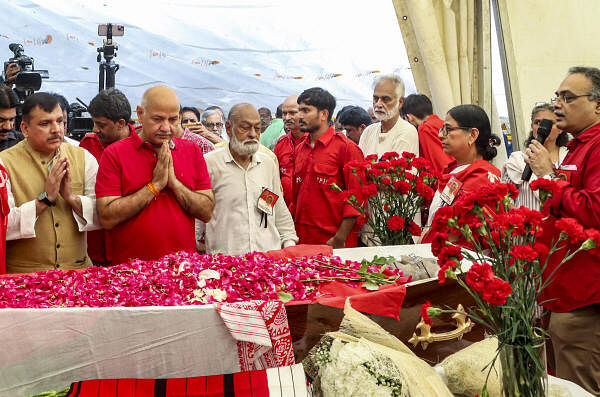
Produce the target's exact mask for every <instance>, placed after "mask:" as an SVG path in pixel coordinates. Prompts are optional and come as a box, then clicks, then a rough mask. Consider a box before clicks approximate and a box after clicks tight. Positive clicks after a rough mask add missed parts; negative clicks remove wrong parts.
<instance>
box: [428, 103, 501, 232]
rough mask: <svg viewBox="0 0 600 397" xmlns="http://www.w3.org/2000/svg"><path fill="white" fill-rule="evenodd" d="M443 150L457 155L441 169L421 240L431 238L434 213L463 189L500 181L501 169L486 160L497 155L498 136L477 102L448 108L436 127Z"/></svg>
mask: <svg viewBox="0 0 600 397" xmlns="http://www.w3.org/2000/svg"><path fill="white" fill-rule="evenodd" d="M439 136H440V139H441V140H442V147H443V148H444V152H445V153H447V154H449V155H451V156H452V157H454V158H455V159H456V161H453V162H452V163H450V164H449V165H448V166H447V167H446V169H444V172H443V175H442V177H441V178H440V180H439V183H438V190H437V192H436V193H435V196H434V197H433V200H432V201H431V206H430V207H429V218H428V220H427V227H426V228H425V234H424V236H423V239H422V242H423V243H429V242H431V238H432V237H433V236H431V235H430V234H429V233H428V231H429V228H430V227H431V224H432V220H433V218H434V216H435V213H436V211H437V210H438V209H440V208H441V207H444V206H447V205H453V204H454V203H455V202H456V199H457V198H458V197H459V196H461V195H462V194H464V193H465V192H470V191H473V190H475V189H477V188H479V187H481V186H483V185H487V184H489V183H494V182H500V170H498V168H496V167H494V166H493V165H492V164H491V163H490V162H489V160H491V159H493V158H494V157H496V154H497V150H496V148H495V146H498V145H499V144H500V138H498V137H497V136H496V135H494V134H492V130H491V127H490V120H489V119H488V116H487V114H486V113H485V111H484V110H483V109H482V108H480V107H479V106H477V105H459V106H456V107H454V108H452V109H450V110H449V111H448V113H447V114H446V120H445V122H444V126H443V127H442V128H440V131H439Z"/></svg>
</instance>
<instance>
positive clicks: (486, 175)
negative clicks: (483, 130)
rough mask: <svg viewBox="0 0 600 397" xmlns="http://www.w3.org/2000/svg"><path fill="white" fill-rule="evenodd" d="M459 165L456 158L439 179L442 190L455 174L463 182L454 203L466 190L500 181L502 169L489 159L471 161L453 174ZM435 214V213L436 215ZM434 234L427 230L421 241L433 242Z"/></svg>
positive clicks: (440, 190) (424, 242)
mask: <svg viewBox="0 0 600 397" xmlns="http://www.w3.org/2000/svg"><path fill="white" fill-rule="evenodd" d="M456 167H457V165H456V160H454V161H453V162H452V163H450V165H448V167H446V168H445V169H444V172H443V174H442V176H441V177H440V179H439V181H438V191H439V192H442V191H443V190H444V188H445V187H446V184H447V183H448V181H449V180H450V178H452V177H453V176H454V177H456V178H457V179H458V180H459V181H461V182H462V183H463V185H462V186H461V188H460V190H459V191H458V193H457V194H456V198H455V200H454V203H456V201H457V199H458V198H459V197H460V196H461V195H462V194H463V193H466V192H471V191H473V190H475V189H477V188H479V187H481V186H484V185H487V184H490V183H496V182H500V175H501V174H500V170H499V169H498V168H496V167H495V166H494V165H493V164H492V163H490V162H489V161H487V160H477V161H474V162H473V163H471V164H470V165H469V166H468V167H467V168H466V169H464V170H462V171H460V172H457V173H454V174H451V172H452V170H454V169H455V168H456ZM434 216H435V215H434ZM432 240H433V235H432V233H430V232H427V233H426V234H425V235H424V236H423V239H422V240H421V242H422V243H423V244H427V243H431V241H432Z"/></svg>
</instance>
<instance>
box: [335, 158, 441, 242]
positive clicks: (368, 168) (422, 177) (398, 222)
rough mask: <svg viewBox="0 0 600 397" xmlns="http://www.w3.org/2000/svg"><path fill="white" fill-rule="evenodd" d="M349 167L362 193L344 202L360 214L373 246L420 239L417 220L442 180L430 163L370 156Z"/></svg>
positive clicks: (349, 195)
mask: <svg viewBox="0 0 600 397" xmlns="http://www.w3.org/2000/svg"><path fill="white" fill-rule="evenodd" d="M346 167H348V168H349V169H350V170H351V172H352V173H353V174H354V175H356V176H357V177H358V179H359V181H360V185H361V188H362V189H361V191H353V192H347V193H346V194H343V195H342V199H343V200H344V201H345V202H348V203H350V204H351V205H352V206H353V207H354V208H356V209H357V210H358V211H360V213H361V221H362V223H364V224H366V228H365V230H366V231H365V232H364V233H365V235H366V236H367V239H368V240H369V241H370V242H371V243H372V244H374V245H400V244H410V243H412V237H413V236H420V235H421V227H420V225H418V224H417V223H416V222H414V219H415V216H416V215H417V214H418V213H419V212H420V211H421V208H424V207H428V206H429V204H430V203H431V200H432V199H433V195H434V194H435V189H436V188H437V181H438V178H439V175H438V174H436V173H435V172H432V171H431V170H432V169H433V168H432V166H431V163H430V162H429V161H428V160H426V159H424V158H422V157H416V156H415V155H414V154H413V153H408V152H404V153H402V155H399V154H398V153H396V152H388V153H385V154H384V155H383V156H381V159H378V158H377V156H376V155H370V156H367V157H366V158H365V160H364V161H362V162H359V161H353V162H350V163H348V164H347V165H346ZM332 187H333V188H334V189H339V188H338V187H337V186H335V185H334V186H332ZM365 199H366V201H367V204H368V205H367V207H366V208H365V206H364V205H362V204H363V201H364V200H365Z"/></svg>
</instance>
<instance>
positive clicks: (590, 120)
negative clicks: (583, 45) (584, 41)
mask: <svg viewBox="0 0 600 397" xmlns="http://www.w3.org/2000/svg"><path fill="white" fill-rule="evenodd" d="M553 103H554V113H555V114H556V126H557V127H558V128H559V129H561V130H563V131H566V132H569V133H571V134H572V135H573V136H574V137H575V138H574V139H573V140H572V141H571V142H569V145H568V149H569V154H567V156H566V157H565V159H564V160H563V162H562V163H561V165H560V166H559V168H558V169H557V170H555V169H554V167H553V164H552V160H551V159H550V155H549V153H548V151H547V150H546V149H545V148H544V146H543V145H541V144H540V143H539V142H537V141H535V140H534V141H533V142H532V143H531V144H530V145H529V149H527V151H526V152H525V153H526V154H527V156H528V160H527V162H528V163H529V164H530V166H531V169H532V171H533V172H534V173H535V174H536V175H537V176H538V177H544V176H546V177H548V175H549V176H551V177H552V178H555V179H557V180H559V182H558V183H559V184H560V189H559V190H558V191H557V192H556V193H555V194H554V195H553V197H552V198H550V199H549V200H548V202H546V205H545V207H544V210H545V211H549V212H550V216H549V218H548V220H547V221H546V222H545V223H544V224H543V225H542V229H543V235H542V241H543V242H544V244H546V245H548V246H550V244H551V243H552V241H554V242H555V241H557V240H558V238H559V234H560V231H558V230H556V229H555V228H554V222H555V221H556V219H560V218H575V219H576V220H577V221H578V222H579V223H580V224H581V225H583V226H584V227H586V228H594V229H598V230H600V156H599V155H598V154H599V153H600V69H597V68H591V67H575V68H571V69H570V70H569V74H568V76H567V77H566V78H565V79H564V80H563V82H562V83H561V84H560V86H559V88H558V90H557V91H556V98H555V99H554V101H553ZM561 179H562V180H561ZM564 251H565V250H562V251H559V252H558V253H557V254H555V255H554V256H553V258H552V259H551V261H550V263H549V265H548V268H547V269H546V272H545V277H549V275H550V274H551V273H552V272H553V271H554V270H555V269H556V266H557V264H558V263H560V261H561V260H562V257H564V255H565V252H564ZM542 301H543V302H544V303H543V305H544V306H545V307H546V308H548V309H549V310H550V311H551V312H552V314H551V317H550V324H549V333H550V337H551V338H552V345H553V348H554V357H555V361H556V375H557V376H558V377H560V378H564V379H567V380H570V381H572V382H575V383H577V384H579V385H580V386H582V387H583V388H584V389H586V390H587V391H588V392H590V393H592V394H593V395H595V396H600V258H598V257H597V256H594V255H592V254H591V253H590V252H589V251H583V252H580V253H578V254H577V255H576V256H575V257H573V259H571V260H570V261H568V262H567V263H565V264H564V265H563V266H562V267H561V268H559V270H558V271H557V272H556V275H555V278H554V281H553V282H552V283H551V284H550V285H549V286H548V288H546V290H545V291H544V294H543V296H542Z"/></svg>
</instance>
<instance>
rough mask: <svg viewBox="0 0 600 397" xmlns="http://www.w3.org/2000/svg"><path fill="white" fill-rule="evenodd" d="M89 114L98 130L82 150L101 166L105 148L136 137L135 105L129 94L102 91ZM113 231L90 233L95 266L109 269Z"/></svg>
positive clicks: (82, 141)
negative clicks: (133, 135) (133, 115)
mask: <svg viewBox="0 0 600 397" xmlns="http://www.w3.org/2000/svg"><path fill="white" fill-rule="evenodd" d="M88 112H89V113H90V115H91V116H92V121H93V122H94V129H93V130H92V133H91V134H87V135H85V136H84V137H83V139H82V140H81V142H80V144H79V147H82V148H84V149H86V150H87V151H88V152H90V153H91V154H92V155H93V156H94V157H95V158H96V160H97V161H98V163H100V158H101V157H102V153H103V152H104V149H106V147H108V145H110V144H112V143H114V142H117V141H120V140H122V139H125V138H127V137H128V136H130V135H131V134H135V127H134V126H133V125H132V124H129V120H130V119H131V105H130V104H129V101H128V100H127V97H126V96H125V94H123V93H122V92H121V91H119V90H117V89H114V88H109V89H108V90H104V91H100V92H99V93H98V95H96V96H95V97H94V98H93V99H92V100H91V102H90V105H89V106H88ZM109 240H110V232H108V231H107V230H94V231H91V232H88V235H87V243H88V255H89V257H90V259H91V260H92V262H94V265H96V266H107V265H110V264H111V257H110V254H109V253H108V252H107V247H109V246H110V244H109V243H108V241H109Z"/></svg>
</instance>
